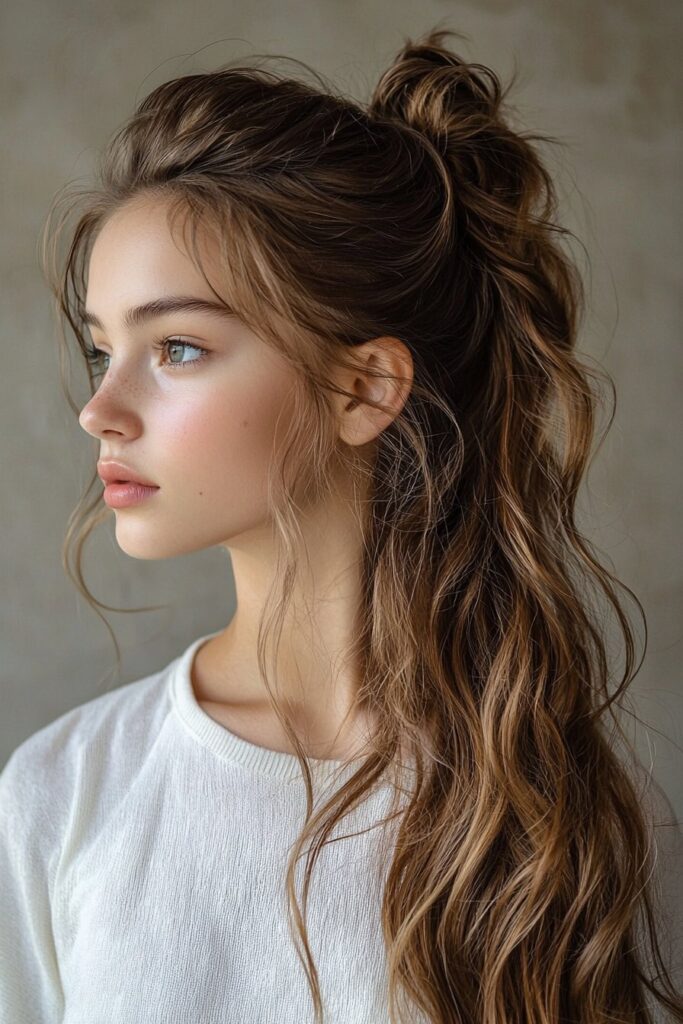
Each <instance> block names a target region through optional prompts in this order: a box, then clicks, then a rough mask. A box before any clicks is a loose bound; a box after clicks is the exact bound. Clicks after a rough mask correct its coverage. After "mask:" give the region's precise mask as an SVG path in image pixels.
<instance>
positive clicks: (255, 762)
mask: <svg viewBox="0 0 683 1024" xmlns="http://www.w3.org/2000/svg"><path fill="white" fill-rule="evenodd" d="M220 632H221V630H219V629H217V630H215V631H214V632H213V633H205V634H204V635H203V636H199V637H197V638H196V639H195V640H193V641H192V643H191V644H190V645H189V646H188V647H187V648H186V649H185V651H183V653H182V654H180V655H179V656H178V657H177V658H176V659H175V661H174V662H173V663H172V665H171V668H170V679H169V692H170V697H171V704H172V706H173V709H174V711H175V713H176V715H177V716H178V718H179V719H180V720H181V722H182V724H183V725H184V726H185V728H186V729H187V730H188V731H189V732H190V733H192V735H193V736H194V738H195V739H196V740H197V741H198V742H199V743H201V744H202V745H203V746H204V747H206V748H207V749H208V750H211V751H212V752H213V753H214V754H215V755H216V756H217V757H219V758H221V759H222V760H223V761H231V762H233V763H236V764H240V765H241V766H242V767H243V768H246V769H247V770H249V771H255V772H260V773H261V774H264V775H271V776H274V777H276V778H280V779H292V778H296V777H300V778H301V779H302V781H303V773H302V771H301V766H300V764H299V759H298V758H297V756H296V755H295V754H288V753H285V751H282V750H271V749H270V748H268V747H261V746H259V745H258V744H256V743H252V742H251V741H250V740H245V739H243V738H242V737H241V736H237V735H236V733H233V732H231V731H230V730H229V729H228V728H227V727H226V726H224V725H221V724H220V723H219V722H217V721H215V719H213V718H212V717H211V716H210V715H209V714H208V713H207V712H206V711H205V710H204V708H203V707H202V706H201V704H200V703H199V702H198V700H197V697H196V694H195V692H194V689H193V687H192V675H191V670H192V665H193V662H194V658H195V655H196V654H197V652H198V651H199V648H200V647H201V646H202V645H203V644H204V643H206V642H207V641H208V640H210V639H211V638H212V637H214V636H218V634H219V633H220ZM361 759H362V758H356V759H354V760H353V761H351V762H348V763H347V762H344V761H334V760H331V759H328V758H309V759H308V763H309V767H310V769H311V772H312V773H313V774H314V775H315V776H319V777H320V776H322V777H325V778H326V777H328V776H332V775H334V774H335V773H339V772H340V770H341V769H343V766H344V765H345V764H347V768H346V770H345V771H343V770H342V771H341V774H342V775H348V776H349V777H350V775H352V774H353V770H354V769H353V765H354V764H355V763H356V762H358V761H360V760H361Z"/></svg>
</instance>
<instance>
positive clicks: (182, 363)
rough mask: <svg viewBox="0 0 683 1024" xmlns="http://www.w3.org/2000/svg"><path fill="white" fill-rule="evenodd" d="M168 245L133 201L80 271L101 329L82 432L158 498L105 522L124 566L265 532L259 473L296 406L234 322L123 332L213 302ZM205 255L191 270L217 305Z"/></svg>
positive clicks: (203, 319) (148, 211) (159, 220)
mask: <svg viewBox="0 0 683 1024" xmlns="http://www.w3.org/2000/svg"><path fill="white" fill-rule="evenodd" d="M179 234H180V232H179V229H176V230H174V232H173V234H172V233H171V229H170V227H169V224H168V221H167V207H166V206H165V205H164V204H163V203H162V202H161V201H159V200H156V201H153V200H149V201H148V200H145V201H142V200H136V201H135V202H134V203H130V204H128V205H127V206H125V207H123V208H122V209H120V210H119V211H117V212H116V213H115V214H114V215H113V216H112V217H111V218H110V219H109V220H108V221H107V222H106V223H105V224H104V226H103V227H102V229H101V231H100V233H99V235H98V236H97V238H96V240H95V242H94V244H93V249H92V252H91V257H90V263H89V274H88V289H87V298H86V310H87V312H88V313H91V314H94V316H95V317H96V318H97V319H98V321H99V322H100V323H101V325H102V326H101V328H100V327H96V326H94V325H93V326H91V328H90V330H91V337H92V344H93V346H94V347H95V348H97V349H98V350H99V351H100V352H101V353H102V355H101V356H100V357H99V358H100V360H101V362H100V363H99V366H98V370H99V372H100V373H101V376H100V378H99V384H98V387H97V390H96V391H95V393H94V395H93V396H92V398H91V399H90V400H89V402H88V403H87V404H86V405H85V406H84V408H83V409H82V411H81V413H80V416H79V423H80V425H81V427H82V428H83V429H84V430H85V431H86V432H87V433H88V434H91V435H92V436H93V437H95V438H97V439H98V440H99V442H100V451H99V459H100V460H102V461H105V460H108V459H113V460H118V461H121V462H124V463H125V464H126V465H127V466H129V467H130V468H131V469H133V470H134V471H136V472H137V474H138V476H139V477H141V478H142V479H144V480H148V481H150V482H152V483H154V484H156V485H157V486H158V490H156V491H154V492H153V493H152V494H151V495H150V496H149V497H148V498H146V499H145V500H144V501H142V502H140V503H138V504H134V505H130V506H128V507H124V508H118V509H115V510H114V515H115V517H116V539H117V542H118V544H119V546H120V547H121V549H122V550H123V551H125V552H126V553H127V554H128V555H130V556H132V557H134V558H142V559H161V558H170V557H173V556H175V555H181V554H186V553H189V552H192V551H198V550H201V549H203V548H209V547H213V546H215V545H221V544H222V545H227V544H228V542H231V541H232V539H235V538H238V537H239V536H240V535H243V534H246V533H251V532H253V531H262V530H264V528H265V527H266V524H267V523H268V521H269V517H268V507H267V506H268V499H267V478H268V472H269V467H270V464H271V460H272V458H273V451H274V447H275V445H276V442H277V441H278V438H279V434H280V431H281V430H284V429H285V428H286V426H287V424H288V421H289V417H290V415H291V409H292V406H293V397H292V395H293V391H292V389H293V385H294V371H293V370H292V368H291V367H290V366H289V364H288V363H287V362H286V361H285V359H284V357H282V356H280V354H279V353H277V352H276V351H274V350H273V349H272V348H270V347H269V346H268V345H267V344H266V343H265V342H264V341H263V340H262V339H261V338H259V337H258V336H257V335H256V334H254V333H253V332H252V331H251V330H250V329H248V328H247V326H246V325H245V324H244V323H243V322H242V321H241V320H240V319H239V318H238V317H236V316H234V315H231V314H229V313H227V312H224V313H222V314H220V315H217V314H216V313H211V312H207V311H188V310H182V311H175V312H172V313H168V312H166V313H164V314H163V315H161V316H155V317H154V318H153V319H149V320H147V321H145V322H142V323H140V324H139V325H138V326H135V327H133V328H126V327H125V326H124V315H125V314H126V312H127V311H128V310H130V309H132V308H133V307H136V306H140V305H143V304H145V303H149V302H150V301H152V300H157V299H160V298H168V297H171V296H174V297H175V296H182V297H186V298H189V297H191V298H195V299H203V300H207V301H208V302H213V303H216V302H217V301H218V300H217V297H216V295H215V294H214V292H213V291H212V290H211V288H210V287H209V285H208V284H207V282H206V281H205V279H204V277H203V275H202V273H201V272H200V271H199V270H198V269H197V267H196V266H195V264H194V263H193V262H192V260H191V258H190V257H189V256H188V255H187V254H186V252H185V250H184V247H183V245H182V242H181V240H180V237H179ZM210 256H211V250H210V243H209V240H208V239H207V241H206V247H204V246H202V262H203V265H204V268H205V270H206V273H207V276H208V277H209V280H210V281H211V283H212V284H213V285H214V287H215V288H216V291H217V292H218V293H219V294H222V292H221V289H220V287H219V285H218V284H217V281H218V280H219V277H218V275H219V271H218V269H216V271H215V275H214V273H212V264H211V262H210ZM215 266H216V268H217V264H216V265H215ZM164 339H171V340H170V341H169V342H168V343H167V344H165V345H164V346H163V348H159V347H158V344H159V342H161V341H163V340H164ZM279 417H280V425H278V418H279Z"/></svg>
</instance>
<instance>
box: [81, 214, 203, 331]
mask: <svg viewBox="0 0 683 1024" xmlns="http://www.w3.org/2000/svg"><path fill="white" fill-rule="evenodd" d="M171 216H173V221H171ZM183 230H184V218H183V217H182V215H180V216H178V215H177V213H176V212H174V211H173V210H172V207H171V205H170V203H168V202H164V201H162V200H160V199H155V200H150V199H144V200H142V199H136V200H134V201H130V202H129V203H127V204H126V205H125V206H123V207H121V208H120V209H118V210H116V211H115V213H113V214H111V215H110V216H109V218H108V219H107V220H106V221H105V223H104V224H103V226H102V227H101V228H100V231H99V233H98V235H97V237H96V238H95V240H94V242H93V246H92V250H91V253H90V260H89V266H88V296H87V302H86V305H87V307H88V308H89V309H92V310H94V311H98V310H99V309H103V308H104V307H106V306H109V305H111V304H114V305H118V304H122V303H124V302H125V303H126V304H127V305H129V306H132V305H135V304H138V303H142V302H145V301H147V300H149V299H150V298H151V297H154V296H158V295H163V294H166V293H168V294H176V293H177V294H183V293H191V294H193V295H199V296H202V297H204V298H207V299H214V300H215V299H216V296H215V294H214V293H213V292H212V290H211V287H210V286H209V284H207V282H206V280H205V278H204V275H203V274H202V272H201V270H200V269H199V268H198V267H197V266H196V264H195V262H194V260H193V259H192V257H191V256H190V251H191V250H189V237H188V239H187V240H186V241H184V239H183ZM196 231H197V248H198V249H199V256H200V259H201V263H202V266H203V268H204V272H205V273H206V274H207V275H208V277H209V280H210V282H211V285H212V286H213V287H214V288H216V289H217V291H219V293H220V288H219V287H217V282H218V277H219V264H218V260H217V251H216V247H215V240H213V239H212V238H211V237H210V235H209V233H208V232H206V230H204V229H202V227H201V226H198V227H197V229H196Z"/></svg>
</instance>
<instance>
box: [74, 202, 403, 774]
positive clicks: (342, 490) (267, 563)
mask: <svg viewBox="0 0 683 1024" xmlns="http://www.w3.org/2000/svg"><path fill="white" fill-rule="evenodd" d="M201 253H202V259H203V263H204V267H205V269H206V272H207V275H208V277H209V280H210V282H211V285H212V286H213V287H214V288H215V289H216V291H217V292H218V293H219V294H222V292H221V287H220V278H219V270H218V263H217V261H216V259H215V258H214V257H215V252H214V250H213V249H212V242H211V239H210V238H209V237H208V236H206V235H205V236H201ZM168 295H189V296H195V297H199V298H206V299H209V300H213V301H215V300H216V296H215V295H214V294H213V292H212V291H211V288H210V287H209V285H208V284H207V283H206V281H205V280H204V277H203V276H202V274H201V272H200V271H199V270H198V269H197V268H196V267H195V265H194V264H193V262H192V260H191V259H190V257H189V255H188V254H187V252H186V251H185V249H184V247H183V243H182V238H181V234H180V230H179V229H177V230H175V231H174V233H173V234H172V233H171V230H170V228H169V226H168V223H167V220H166V208H165V204H164V203H163V202H162V201H161V200H159V199H154V200H150V199H144V200H141V199H136V200H134V201H133V202H130V203H128V204H127V205H126V206H124V207H123V208H122V209H120V210H119V211H117V213H116V214H114V215H113V216H112V217H111V218H110V219H109V220H108V221H107V222H106V223H105V225H104V227H103V228H102V229H101V231H100V234H99V235H98V237H97V239H96V241H95V243H94V246H93V249H92V254H91V258H90V264H89V274H88V290H87V298H86V309H87V310H88V311H91V312H93V313H95V314H96V315H97V316H98V317H99V319H100V320H101V322H102V325H103V329H102V330H100V329H98V328H96V327H92V328H91V340H92V343H93V345H94V346H95V347H97V348H98V349H100V350H101V351H102V352H105V353H106V356H105V357H103V361H102V362H101V364H100V369H101V370H102V371H104V370H106V373H104V375H103V376H102V377H101V378H100V382H99V387H98V389H97V391H96V392H95V394H94V395H93V397H92V398H91V399H90V401H89V402H88V403H87V404H86V405H85V406H84V408H83V409H82V411H81V414H80V417H79V422H80V425H81V427H82V428H83V429H84V430H85V431H86V432H87V433H88V434H90V435H92V436H93V437H95V438H97V439H98V440H99V442H100V451H99V457H100V458H101V459H107V458H113V459H116V458H119V459H121V460H122V461H124V462H126V463H127V464H129V465H130V466H131V467H133V468H134V469H135V470H137V471H138V473H139V474H140V475H141V476H143V477H144V478H145V479H148V480H150V481H152V482H154V483H156V484H157V485H158V486H159V488H160V490H159V491H157V492H156V493H155V494H154V495H153V496H152V497H151V498H149V499H148V500H147V501H145V502H143V503H142V504H140V505H137V506H132V507H130V508H124V509H116V510H114V515H115V517H116V539H117V542H118V544H119V546H120V547H121V549H122V550H123V551H124V552H125V553H126V554H128V555H130V556H131V557H132V558H142V559H159V558H173V557H175V556H176V555H181V554H187V553H188V552H192V551H200V550H202V549H203V548H210V547H214V546H221V547H224V548H226V549H227V550H228V551H229V553H230V557H231V562H232V570H233V574H234V580H235V588H236V595H237V608H236V611H235V613H234V615H233V617H232V619H231V620H230V622H229V623H228V624H227V625H226V627H225V629H224V630H223V631H222V632H221V633H219V634H218V636H217V637H215V638H214V639H212V640H209V641H208V642H206V643H205V644H204V645H202V647H201V648H200V649H199V651H198V653H197V655H196V656H195V660H194V665H193V672H192V680H193V688H194V691H195V695H196V697H197V699H198V701H199V703H200V704H201V706H202V707H203V708H204V710H205V711H206V712H207V713H208V714H210V715H211V717H212V718H214V719H215V720H216V721H219V722H220V723H221V724H223V725H224V726H225V727H226V728H228V729H230V730H231V731H233V732H234V733H236V734H237V735H238V736H241V737H243V738H244V739H247V740H249V741H251V742H253V743H256V744H258V745H260V746H264V747H268V748H269V749H272V750H284V751H286V752H290V753H291V752H292V748H291V747H290V745H289V741H288V740H287V737H286V735H285V733H284V731H283V730H282V727H281V726H280V724H279V722H278V720H277V718H276V717H275V716H274V715H273V713H272V711H271V710H270V707H269V703H268V696H267V693H266V689H265V685H264V684H263V682H262V680H261V679H260V675H259V671H258V664H257V658H256V635H257V623H258V618H259V615H260V613H261V610H262V607H263V603H264V599H265V593H266V590H267V588H268V585H269V582H270V579H271V575H272V571H273V566H274V558H275V556H274V552H273V551H272V549H271V544H270V526H269V512H268V505H267V490H266V478H267V470H268V466H269V463H270V460H271V455H272V450H273V447H274V445H275V444H276V442H277V440H278V437H279V436H280V431H281V430H282V429H284V427H285V426H286V423H287V418H288V417H289V416H291V415H292V409H293V406H292V400H291V390H292V384H293V381H294V376H293V374H294V371H293V370H292V369H291V368H290V367H289V366H288V364H287V363H286V362H285V360H284V357H281V356H280V354H279V353H277V352H274V351H273V349H272V348H270V347H268V346H267V345H266V344H265V343H264V342H263V341H262V340H261V339H260V338H259V337H258V336H257V335H256V334H255V333H254V332H252V331H251V330H250V329H248V328H247V326H246V325H245V324H244V323H243V322H242V321H241V320H240V319H239V318H237V317H234V316H233V317H226V318H225V319H217V318H214V317H212V316H211V315H209V314H206V313H201V312H200V313H196V312H176V313H171V314H165V315H164V316H162V317H158V318H155V319H154V320H150V321H149V322H147V323H145V324H143V325H141V326H138V327H136V328H134V329H133V330H132V331H127V330H125V329H124V328H123V326H122V323H123V314H124V312H125V311H126V310H127V309H129V308H130V307H132V306H134V305H137V304H140V303H144V302H147V301H149V300H151V299H156V298H160V297H163V296H168ZM175 336H181V337H182V339H183V341H186V342H187V343H188V347H186V348H184V349H183V348H182V347H180V348H177V347H173V346H171V347H170V348H169V347H168V346H167V347H166V350H165V351H159V350H158V349H155V348H154V347H153V344H154V342H157V341H159V340H160V339H161V338H168V337H175ZM195 344H196V345H198V346H200V347H201V348H205V349H207V350H208V352H209V355H208V357H206V358H204V359H203V360H202V361H201V362H199V361H196V360H198V358H199V356H200V354H201V353H200V352H199V351H197V350H196V349H195V348H193V347H190V346H192V345H195ZM356 353H357V354H358V355H359V356H362V358H363V360H364V362H365V365H367V366H368V367H371V368H374V369H377V368H378V367H381V366H384V367H386V369H387V371H388V372H390V373H393V374H401V375H404V376H406V377H408V378H409V379H412V371H413V365H412V359H411V356H410V352H409V350H408V349H407V347H406V346H405V345H404V344H403V343H402V342H401V341H400V340H399V339H396V338H390V337H383V338H375V339H371V340H369V341H368V342H366V343H365V344H364V345H362V346H359V347H358V348H357V349H356ZM181 362H182V363H183V364H185V365H184V366H182V367H180V366H177V365H170V364H172V363H181ZM336 379H337V380H338V382H339V383H341V384H342V385H343V386H344V387H346V388H347V389H348V390H349V391H353V392H354V394H355V395H356V396H357V399H356V400H355V401H352V400H350V399H348V398H347V397H346V396H344V395H334V396H333V398H334V400H335V402H336V406H335V409H336V413H337V416H338V422H339V432H340V438H341V439H342V440H343V441H344V442H345V443H347V444H352V445H363V446H368V448H369V449H372V447H373V442H374V441H375V439H376V437H377V435H378V434H379V433H380V432H381V431H382V430H383V429H384V428H385V427H386V426H387V425H388V424H389V423H390V422H391V419H392V418H393V416H395V415H397V414H398V412H399V411H400V409H401V408H402V406H403V404H404V402H405V399H406V397H407V393H406V392H405V391H404V392H401V391H400V390H399V389H398V388H397V387H396V386H395V385H393V384H391V385H389V384H387V386H386V387H385V386H384V385H382V384H381V382H379V383H378V382H377V381H376V380H373V379H372V378H369V379H368V378H366V377H365V376H364V375H363V374H358V373H356V374H354V375H353V376H351V375H349V374H348V371H347V374H346V375H345V376H343V375H341V374H340V375H339V376H338V377H337V378H336ZM406 387H407V386H406ZM370 394H371V395H373V396H374V397H375V398H378V399H380V400H381V401H383V402H385V403H388V404H390V405H391V406H392V413H391V415H390V414H389V413H381V412H379V411H375V410H372V409H371V408H369V407H368V406H367V405H364V404H363V398H364V397H365V396H367V395H370ZM338 484H339V486H338V488H337V490H336V492H335V496H334V499H333V500H331V501H330V502H329V503H328V504H326V505H325V506H324V507H322V506H318V507H315V508H313V507H309V508H306V509H304V510H303V512H302V520H301V529H302V532H303V533H304V534H305V536H306V541H307V544H308V548H309V550H310V552H311V559H310V561H311V566H312V571H311V575H310V576H309V577H307V578H306V580H305V581H304V582H303V583H302V585H301V588H300V590H298V591H297V592H296V594H295V597H294V601H293V606H292V611H291V613H290V615H289V617H288V619H287V622H286V624H285V628H284V630H283V633H282V647H281V653H280V656H279V659H278V663H277V674H276V676H275V677H274V678H276V680H277V692H278V694H280V695H282V697H283V698H285V700H286V701H287V702H288V706H289V707H290V708H291V709H292V710H293V711H294V713H295V716H296V729H297V732H298V734H299V736H300V738H301V741H302V743H303V745H304V749H305V750H306V751H307V753H308V754H309V755H310V756H312V757H322V758H333V759H337V758H341V757H345V756H347V755H348V754H349V752H353V753H356V752H357V751H358V750H359V749H360V748H359V747H358V743H359V742H362V740H363V738H364V737H366V736H367V735H369V731H370V730H371V728H372V723H371V722H368V721H365V720H362V719H361V718H360V716H355V717H354V716H353V715H351V714H350V709H351V705H352V700H353V695H354V694H355V692H356V690H357V687H358V684H359V677H358V670H357V666H354V665H351V664H344V663H342V658H341V651H342V650H343V648H344V646H345V645H346V644H347V643H348V642H349V641H350V639H351V637H353V636H354V630H355V626H354V620H355V614H356V608H357V605H358V595H359V578H358V572H357V563H358V558H359V554H360V538H359V537H358V536H357V527H356V525H355V523H354V522H353V520H352V518H351V516H350V514H349V511H348V508H347V506H346V498H347V495H348V494H349V493H350V492H349V481H346V480H343V479H340V480H339V481H338ZM347 715H348V716H349V717H348V718H347V717H346V716H347ZM345 719H346V720H345Z"/></svg>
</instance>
